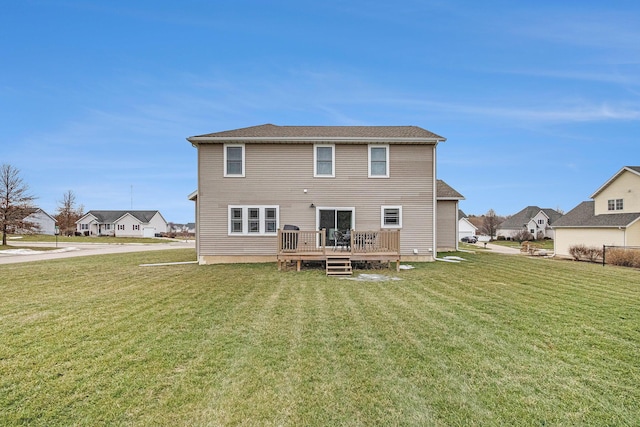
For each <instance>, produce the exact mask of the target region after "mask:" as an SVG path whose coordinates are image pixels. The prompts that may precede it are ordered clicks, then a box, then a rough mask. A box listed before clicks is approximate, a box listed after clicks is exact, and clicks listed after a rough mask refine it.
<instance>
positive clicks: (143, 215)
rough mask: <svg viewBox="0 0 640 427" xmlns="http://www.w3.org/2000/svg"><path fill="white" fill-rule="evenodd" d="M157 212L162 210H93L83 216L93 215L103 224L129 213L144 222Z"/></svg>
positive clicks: (110, 222)
mask: <svg viewBox="0 0 640 427" xmlns="http://www.w3.org/2000/svg"><path fill="white" fill-rule="evenodd" d="M157 213H160V212H159V211H133V210H130V211H94V210H92V211H88V212H87V213H86V214H84V215H83V216H82V218H84V217H86V216H87V215H92V216H94V217H95V218H96V221H98V222H99V223H101V224H113V223H114V222H116V221H117V220H119V219H120V218H122V217H123V216H124V215H126V214H129V215H131V216H133V217H135V218H136V219H137V220H138V221H140V222H142V223H148V222H150V221H151V219H152V218H153V217H154V216H155V215H156V214H157ZM160 216H162V214H160ZM82 218H80V219H79V220H78V221H76V222H80V221H81V220H82Z"/></svg>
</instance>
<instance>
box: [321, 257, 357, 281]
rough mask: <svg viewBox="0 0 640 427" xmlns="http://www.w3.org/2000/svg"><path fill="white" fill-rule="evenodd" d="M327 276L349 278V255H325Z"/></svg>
mask: <svg viewBox="0 0 640 427" xmlns="http://www.w3.org/2000/svg"><path fill="white" fill-rule="evenodd" d="M326 265H327V276H351V275H352V274H353V271H352V270H351V256H350V255H327V259H326Z"/></svg>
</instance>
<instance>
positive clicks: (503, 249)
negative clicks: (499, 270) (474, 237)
mask: <svg viewBox="0 0 640 427" xmlns="http://www.w3.org/2000/svg"><path fill="white" fill-rule="evenodd" d="M475 245H476V246H477V247H479V248H482V249H484V247H485V244H484V242H478V243H476V244H475ZM487 250H489V251H491V252H493V253H497V254H504V255H520V249H516V248H509V247H507V246H502V245H494V244H493V243H487Z"/></svg>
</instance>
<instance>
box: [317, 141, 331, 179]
mask: <svg viewBox="0 0 640 427" xmlns="http://www.w3.org/2000/svg"><path fill="white" fill-rule="evenodd" d="M320 147H328V148H331V174H319V173H318V148H320ZM335 176H336V146H335V144H313V177H314V178H335Z"/></svg>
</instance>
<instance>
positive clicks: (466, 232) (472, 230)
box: [458, 210, 478, 240]
mask: <svg viewBox="0 0 640 427" xmlns="http://www.w3.org/2000/svg"><path fill="white" fill-rule="evenodd" d="M458 218H459V219H458V240H462V238H463V237H469V236H475V235H476V233H477V232H478V227H476V226H475V225H473V224H472V223H471V221H469V218H468V217H467V214H465V213H464V212H462V211H461V210H458Z"/></svg>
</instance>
